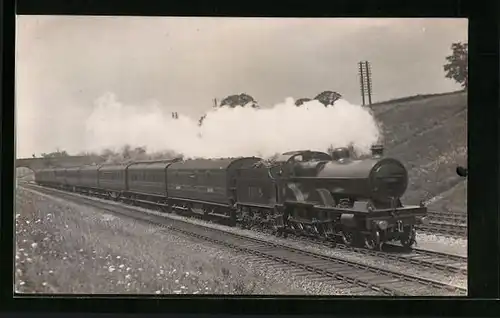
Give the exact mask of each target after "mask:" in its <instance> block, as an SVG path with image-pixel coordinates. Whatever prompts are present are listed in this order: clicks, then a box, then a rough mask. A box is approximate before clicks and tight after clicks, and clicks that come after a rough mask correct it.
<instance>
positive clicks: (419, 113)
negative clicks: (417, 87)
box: [372, 92, 467, 211]
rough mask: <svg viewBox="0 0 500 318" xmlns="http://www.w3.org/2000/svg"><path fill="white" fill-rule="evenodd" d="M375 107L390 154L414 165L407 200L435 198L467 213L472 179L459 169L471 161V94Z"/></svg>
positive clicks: (442, 205) (444, 206)
mask: <svg viewBox="0 0 500 318" xmlns="http://www.w3.org/2000/svg"><path fill="white" fill-rule="evenodd" d="M372 109H373V113H374V114H375V117H376V118H377V120H378V121H379V122H380V123H381V124H382V129H383V134H384V144H385V147H386V153H387V155H389V156H391V157H395V158H397V159H400V160H401V161H402V162H403V163H405V165H406V167H407V169H408V172H409V177H410V184H409V185H408V192H407V193H406V194H405V197H404V198H403V199H404V202H406V203H418V202H419V201H420V200H424V201H428V200H431V199H432V200H431V201H432V202H433V203H432V206H433V207H435V208H436V209H439V210H443V209H446V210H448V209H450V210H456V209H459V210H461V209H463V210H464V211H466V209H467V207H466V195H465V194H464V193H465V191H466V185H465V183H466V181H465V180H464V179H463V178H460V177H459V176H457V174H456V172H455V169H456V166H457V164H462V165H466V160H467V93H465V92H455V93H448V94H441V95H430V96H415V97H413V98H405V99H399V100H394V101H389V102H386V103H379V104H375V105H373V106H372ZM433 198H434V199H433Z"/></svg>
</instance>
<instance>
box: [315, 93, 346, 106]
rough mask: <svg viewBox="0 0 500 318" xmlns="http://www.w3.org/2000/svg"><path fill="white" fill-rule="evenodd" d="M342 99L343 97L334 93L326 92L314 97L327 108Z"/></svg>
mask: <svg viewBox="0 0 500 318" xmlns="http://www.w3.org/2000/svg"><path fill="white" fill-rule="evenodd" d="M340 98H342V95H340V94H339V93H337V92H333V91H324V92H321V93H320V94H318V96H316V97H314V99H315V100H317V101H319V102H320V103H322V104H323V105H325V107H327V106H329V105H333V104H334V103H335V102H336V101H337V100H339V99H340Z"/></svg>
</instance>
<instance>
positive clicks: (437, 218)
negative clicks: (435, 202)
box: [427, 211, 467, 225]
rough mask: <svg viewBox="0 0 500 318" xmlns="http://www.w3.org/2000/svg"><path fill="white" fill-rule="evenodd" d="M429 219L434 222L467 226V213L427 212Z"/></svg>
mask: <svg viewBox="0 0 500 318" xmlns="http://www.w3.org/2000/svg"><path fill="white" fill-rule="evenodd" d="M427 217H428V218H429V220H430V221H432V222H444V223H453V224H464V225H465V224H467V213H462V212H451V211H442V212H438V211H427Z"/></svg>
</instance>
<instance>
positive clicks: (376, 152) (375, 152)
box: [371, 145, 384, 157]
mask: <svg viewBox="0 0 500 318" xmlns="http://www.w3.org/2000/svg"><path fill="white" fill-rule="evenodd" d="M371 150H372V156H374V157H382V156H383V155H384V146H383V145H373V146H372V148H371Z"/></svg>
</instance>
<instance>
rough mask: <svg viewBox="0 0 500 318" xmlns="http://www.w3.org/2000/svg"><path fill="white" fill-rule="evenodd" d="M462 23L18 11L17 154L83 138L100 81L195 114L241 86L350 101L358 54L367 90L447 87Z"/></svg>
mask: <svg viewBox="0 0 500 318" xmlns="http://www.w3.org/2000/svg"><path fill="white" fill-rule="evenodd" d="M467 28H468V22H467V20H466V19H437V18H434V19H428V18H427V19H335V18H311V19H306V18H300V19H299V18H297V19H294V18H286V19H279V18H210V17H204V18H201V17H196V18H170V17H90V16H80V17H78V16H18V17H17V32H16V138H17V141H16V146H17V157H18V158H23V157H31V155H32V154H36V155H37V156H38V155H39V154H40V153H42V152H51V151H54V150H56V148H59V149H65V150H68V151H69V152H73V153H75V152H79V151H83V150H86V149H84V148H88V144H89V140H88V131H87V130H88V124H86V123H87V121H88V119H89V118H90V117H92V114H93V113H94V112H95V108H96V100H99V99H100V98H101V100H102V96H107V95H106V94H109V93H111V94H113V96H115V98H116V99H117V100H119V101H120V102H121V103H123V104H127V105H134V107H138V108H141V107H149V106H148V105H156V106H157V107H160V109H163V110H164V111H165V112H170V111H178V112H179V113H182V114H185V115H186V116H190V117H192V118H195V119H198V118H199V117H200V116H201V115H203V114H204V113H205V112H206V111H207V110H209V109H210V108H211V106H212V104H213V99H214V98H218V99H219V100H220V99H222V98H224V97H226V96H228V95H232V94H239V93H247V94H250V95H251V96H253V97H254V98H255V99H256V100H257V101H258V103H259V104H260V105H261V106H262V107H271V106H273V105H275V104H277V103H282V102H283V101H284V100H285V99H286V98H288V97H293V98H295V99H298V98H302V97H309V98H313V97H314V96H316V95H317V94H319V93H320V92H322V91H325V90H333V91H337V92H339V93H341V94H342V95H343V97H344V98H345V99H346V100H347V101H349V102H350V103H353V104H360V103H361V96H360V88H359V78H358V70H357V67H358V66H357V63H358V62H359V61H362V60H368V61H370V63H371V67H372V78H373V101H383V100H388V99H392V98H398V97H404V96H409V95H416V94H428V93H440V92H448V91H454V90H457V89H460V86H459V85H458V84H456V83H455V82H454V81H452V80H450V79H446V78H445V77H444V71H443V64H444V62H445V57H446V56H447V55H449V53H450V45H451V43H453V42H457V41H467V37H468V32H467ZM94 117H95V116H94Z"/></svg>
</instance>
